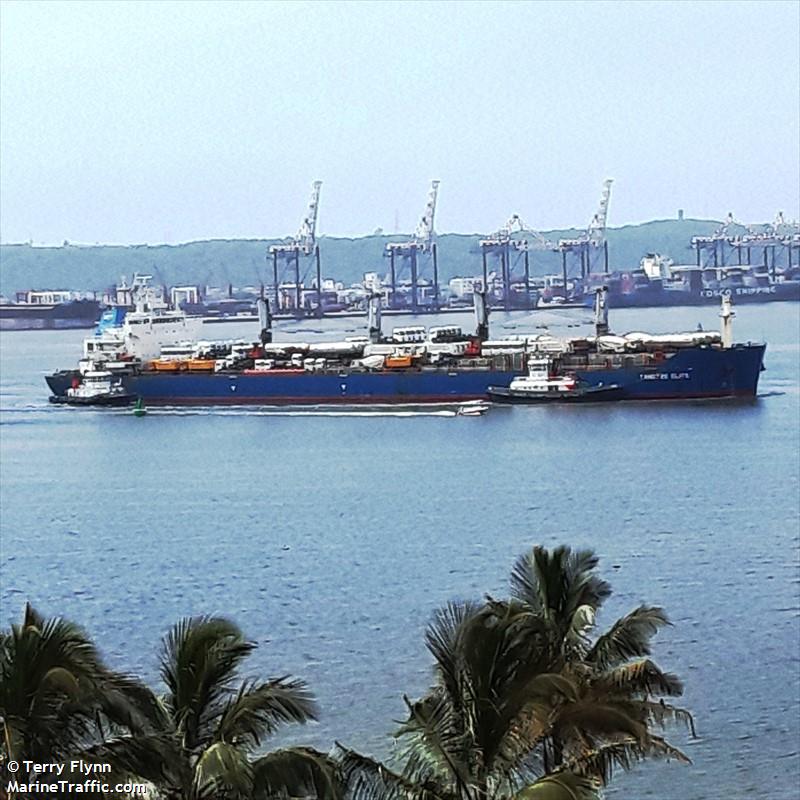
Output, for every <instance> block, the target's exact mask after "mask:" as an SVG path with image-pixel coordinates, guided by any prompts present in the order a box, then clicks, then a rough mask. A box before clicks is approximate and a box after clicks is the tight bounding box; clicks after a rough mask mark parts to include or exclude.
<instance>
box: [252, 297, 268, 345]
mask: <svg viewBox="0 0 800 800" xmlns="http://www.w3.org/2000/svg"><path fill="white" fill-rule="evenodd" d="M256 308H257V309H258V327H259V328H260V329H261V334H260V338H261V344H269V343H270V342H271V341H272V314H270V311H269V300H267V298H266V297H259V298H258V300H256Z"/></svg>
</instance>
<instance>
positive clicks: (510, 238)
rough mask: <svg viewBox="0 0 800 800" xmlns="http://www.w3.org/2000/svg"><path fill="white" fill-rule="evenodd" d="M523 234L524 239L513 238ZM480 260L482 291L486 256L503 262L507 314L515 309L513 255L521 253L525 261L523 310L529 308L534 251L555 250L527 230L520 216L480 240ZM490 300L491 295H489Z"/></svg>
mask: <svg viewBox="0 0 800 800" xmlns="http://www.w3.org/2000/svg"><path fill="white" fill-rule="evenodd" d="M517 233H520V234H523V236H524V238H514V234H517ZM479 244H480V248H481V260H482V263H483V290H484V291H487V289H488V281H489V270H488V265H487V256H488V255H494V256H495V257H499V259H500V272H501V275H502V281H503V307H504V308H505V310H506V311H508V310H509V309H510V308H511V306H512V302H511V300H512V291H511V285H512V265H511V256H512V252H516V253H521V254H522V257H523V262H524V269H525V273H524V284H525V300H524V307H525V308H530V296H531V294H530V259H529V252H530V251H531V250H553V249H555V245H554V244H553V242H550V241H548V240H547V239H546V238H545V237H544V236H542V234H541V233H539V232H538V231H535V230H533V229H532V228H530V227H528V226H527V225H526V224H525V222H524V221H523V220H522V217H520V215H519V214H512V215H511V216H510V217H509V218H508V220H507V221H506V223H505V225H503V226H502V227H501V228H500V229H499V230H497V231H495V232H494V233H492V234H490V235H489V236H488V237H487V238H486V239H481V240H480V243H479ZM487 297H488V295H487Z"/></svg>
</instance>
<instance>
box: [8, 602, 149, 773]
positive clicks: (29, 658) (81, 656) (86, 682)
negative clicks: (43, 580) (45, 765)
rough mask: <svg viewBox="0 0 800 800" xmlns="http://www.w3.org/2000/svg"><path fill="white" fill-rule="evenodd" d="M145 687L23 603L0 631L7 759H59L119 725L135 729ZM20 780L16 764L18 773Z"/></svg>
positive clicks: (70, 628) (61, 623)
mask: <svg viewBox="0 0 800 800" xmlns="http://www.w3.org/2000/svg"><path fill="white" fill-rule="evenodd" d="M146 695H147V691H146V689H145V688H144V687H143V686H141V685H140V684H139V683H138V682H136V681H134V680H133V679H131V678H128V677H126V676H124V675H120V674H118V673H114V672H112V671H111V670H109V669H108V668H107V667H106V666H105V664H104V663H103V660H102V659H101V657H100V655H99V653H98V651H97V648H96V647H95V646H94V644H93V643H92V641H91V640H90V639H89V637H88V636H87V634H86V633H85V632H84V631H83V630H82V629H81V628H79V627H78V626H77V625H74V624H73V623H71V622H68V621H66V620H63V619H49V620H46V619H44V618H43V617H42V616H41V615H40V614H38V613H37V612H36V611H35V610H34V609H33V608H32V607H31V606H30V604H28V605H26V607H25V613H24V616H23V620H22V624H20V625H12V627H11V630H10V631H3V632H2V633H1V634H0V718H1V719H2V725H3V741H2V744H1V745H0V749H1V750H2V753H3V756H4V757H5V758H6V759H7V760H13V761H17V762H18V763H19V764H20V765H21V767H22V765H23V764H24V762H25V761H26V760H28V761H36V762H40V763H41V762H62V763H63V762H64V761H66V760H68V759H69V757H70V756H75V755H79V754H81V753H82V752H84V751H85V750H86V748H87V747H90V746H91V745H95V744H97V743H98V742H101V741H102V740H103V739H104V738H105V737H106V736H108V735H113V734H114V733H115V732H120V731H136V730H140V729H141V727H142V726H143V725H144V724H145V717H144V715H143V714H142V713H141V712H140V709H141V708H142V707H143V701H144V700H145V698H146ZM18 778H19V779H20V781H24V780H25V778H26V774H25V771H24V769H22V771H21V772H20V773H18Z"/></svg>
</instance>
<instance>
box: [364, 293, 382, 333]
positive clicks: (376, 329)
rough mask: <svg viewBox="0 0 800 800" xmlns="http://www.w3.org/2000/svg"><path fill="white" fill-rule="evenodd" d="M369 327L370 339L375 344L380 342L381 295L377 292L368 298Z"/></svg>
mask: <svg viewBox="0 0 800 800" xmlns="http://www.w3.org/2000/svg"><path fill="white" fill-rule="evenodd" d="M367 328H368V333H369V340H370V341H371V342H372V343H373V344H377V343H378V342H380V340H381V338H382V336H383V335H382V333H381V296H380V295H379V294H378V293H377V292H375V293H373V294H371V295H370V296H369V298H368V300H367Z"/></svg>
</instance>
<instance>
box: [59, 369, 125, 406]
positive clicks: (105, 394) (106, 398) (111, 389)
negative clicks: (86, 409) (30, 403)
mask: <svg viewBox="0 0 800 800" xmlns="http://www.w3.org/2000/svg"><path fill="white" fill-rule="evenodd" d="M135 399H136V397H135V396H134V395H132V394H130V393H129V392H127V391H126V389H125V387H124V386H123V385H122V380H121V379H120V378H119V376H115V375H114V374H113V373H111V372H109V371H108V370H96V371H92V372H85V373H84V374H83V377H82V378H81V379H80V380H77V379H76V380H75V381H74V385H72V386H70V387H69V389H67V390H66V392H64V394H62V395H53V396H52V397H50V402H51V403H60V404H65V405H69V406H127V405H130V404H131V403H132V402H133V401H134V400H135Z"/></svg>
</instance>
